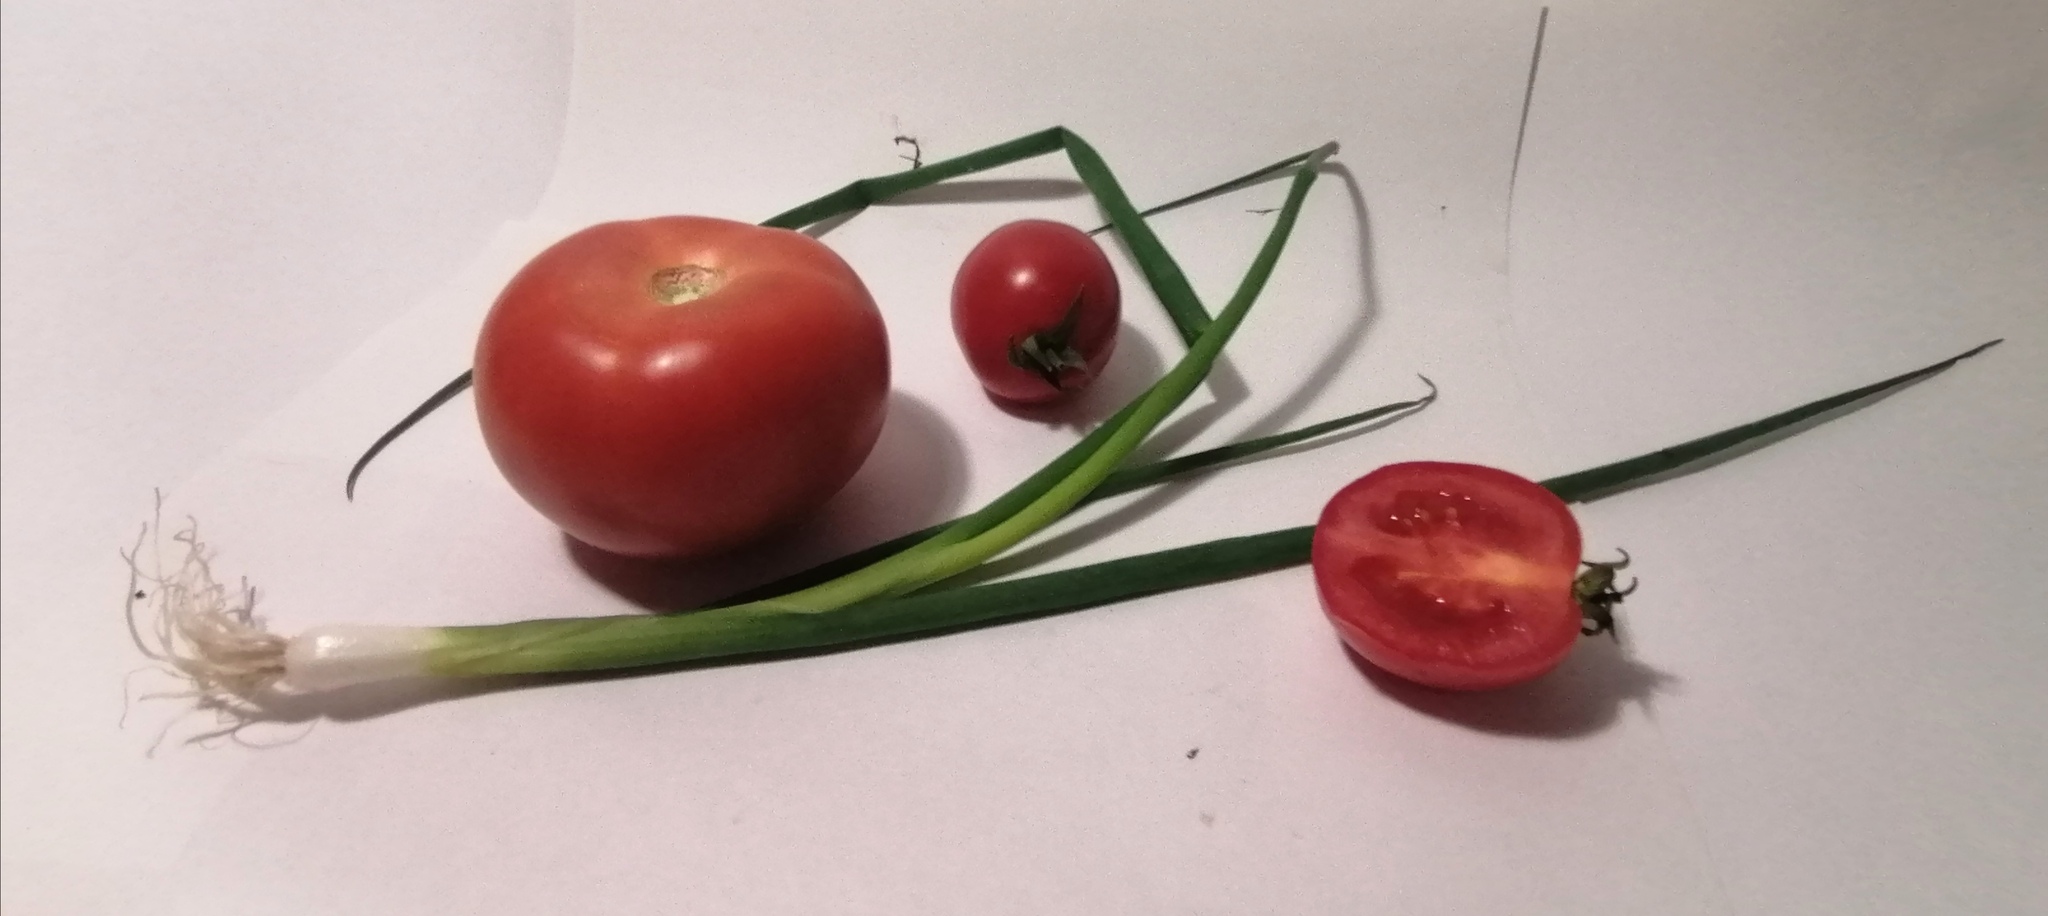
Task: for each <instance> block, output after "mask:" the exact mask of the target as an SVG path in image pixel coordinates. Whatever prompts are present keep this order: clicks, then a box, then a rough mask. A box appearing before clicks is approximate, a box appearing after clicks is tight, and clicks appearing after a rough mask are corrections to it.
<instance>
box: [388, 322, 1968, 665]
mask: <svg viewBox="0 0 2048 916" xmlns="http://www.w3.org/2000/svg"><path fill="white" fill-rule="evenodd" d="M1996 343H1998V341H1992V342H1991V343H1989V344H1985V345H1983V346H1979V347H1976V348H1974V349H1971V350H1969V351H1967V352H1964V353H1962V354H1960V355H1957V356H1954V357H1951V358H1949V359H1946V360H1943V361H1941V362H1938V363H1935V364H1933V365H1931V366H1928V367H1926V368H1923V369H1918V370H1914V371H1912V372H1908V373H1905V374H1902V375H1898V376H1894V377H1892V378H1890V379H1886V380H1884V381H1882V382H1877V383H1875V384H1872V385H1867V386H1864V387H1861V388H1857V389H1855V390H1852V391H1848V392H1844V393H1842V394H1839V395H1834V396H1832V397H1828V398H1823V399H1821V400H1818V401H1813V402H1811V403H1808V404H1804V405H1801V406H1799V407H1795V408H1793V409H1791V410H1787V411H1784V412H1782V413H1778V414H1774V415H1772V416H1770V417H1767V418H1765V419H1763V420H1760V421H1757V422H1754V423H1748V424H1744V425H1742V426H1738V427H1735V428H1733V429H1729V430H1726V431H1724V432H1720V433H1715V434H1713V435H1711V436H1705V437H1702V438H1699V439H1695V440H1692V441H1691V442H1688V443H1684V444H1682V445H1679V446H1674V447H1673V448H1669V449H1660V450H1658V451H1656V452H1651V453H1649V454H1647V455H1643V456H1640V457H1637V458H1631V459H1628V460H1625V461H1618V462H1614V463H1612V464H1607V465H1602V466H1600V467H1597V468H1593V469H1591V470H1588V471H1582V472H1579V473H1577V474H1568V475H1564V476H1562V477H1555V478H1551V479H1550V480H1547V481H1544V482H1543V485H1544V486H1546V487H1549V488H1550V489H1551V490H1552V491H1553V492H1556V493H1558V494H1559V495H1560V496H1562V497H1564V498H1566V499H1568V500H1572V501H1581V502H1583V501H1588V500H1591V499H1596V498H1598V497H1599V496H1600V495H1605V494H1609V493H1615V492H1619V491H1621V490H1623V489H1627V488H1628V487H1630V486H1634V485H1639V484H1644V483H1649V482H1654V481H1656V480H1660V479H1665V477H1666V476H1667V475H1670V474H1672V473H1673V472H1679V471H1682V470H1685V469H1697V468H1699V467H1702V466H1704V462H1706V461H1707V460H1709V459H1713V458H1716V457H1727V456H1733V455H1738V454H1741V453H1743V452H1745V451H1747V450H1750V449H1752V448H1753V447H1755V446H1757V445H1760V444H1768V443H1769V442H1770V441H1773V440H1771V439H1770V438H1768V437H1771V436H1772V435H1773V434H1774V433H1778V432H1781V431H1784V430H1788V429H1794V428H1795V427H1797V426H1798V424H1800V423H1802V422H1804V421H1807V420H1814V419H1824V418H1825V416H1826V415H1827V414H1828V413H1830V412H1831V411H1835V410H1838V409H1840V408H1843V407H1847V406H1850V405H1852V404H1855V403H1857V402H1860V401H1865V400H1867V399H1870V398H1873V397H1876V396H1878V395H1882V394H1886V393H1888V392H1891V391H1895V390H1897V389H1899V388H1901V387H1903V386H1905V385H1908V384H1910V383H1912V382H1915V381H1918V380H1920V379H1924V378H1927V377H1929V376H1932V375H1935V374H1937V373H1940V372H1942V371H1944V370H1946V369H1948V368H1949V367H1951V366H1953V365H1955V364H1956V363H1957V362H1958V361H1960V360H1962V359H1965V358H1968V357H1970V356H1973V355H1976V354H1978V353H1981V352H1983V351H1984V350H1985V349H1986V348H1988V347H1990V346H1992V345H1993V344H1996ZM1795 431H1796V430H1795ZM1589 482H1590V483H1589ZM1314 536H1315V527H1314V526H1313V525H1304V526H1300V527H1295V528H1284V529H1281V530H1278V531H1269V532H1265V533H1263V534H1254V535H1247V536H1242V537H1234V538H1225V539H1222V540H1217V541H1210V542H1207V543H1203V544H1195V545H1191V546H1187V547H1177V548H1173V549H1170V550H1161V551H1155V552H1152V553H1147V554H1141V555H1138V556H1132V557H1125V558H1122V559H1117V560H1110V561H1107V562H1102V563H1094V564H1090V565H1086V566H1080V567H1076V568H1073V569H1066V570H1060V571H1057V572H1050V573H1043V574H1039V575H1034V576H1029V577H1024V578H1018V579H1008V580H1003V581H999V582H991V583H985V584H980V585H973V586H969V587H965V588H958V589H952V590H947V591H938V592H931V593H927V594H921V595H911V596H908V597H884V598H876V599H873V600H868V601H862V602H859V603H856V604H852V605H849V606H846V607H843V608H840V609H838V610H837V611H834V612H831V613H806V612H801V611H779V612H778V611H774V610H769V611H767V612H761V611H759V610H756V611H754V612H744V611H741V609H740V608H722V609H716V610H708V611H698V612H695V613H689V614H678V615H669V616H651V617H650V616H620V617H594V618H587V619H583V620H535V621H526V622H523V623H512V624H499V625H495V626H482V627H444V628H442V629H440V630H437V631H436V633H437V634H438V639H439V641H440V642H439V645H437V646H436V647H434V648H432V649H430V650H428V653H427V665H428V667H429V669H430V670H432V671H434V672H435V673H439V674H445V675H485V674H516V673H541V672H570V671H590V670H597V669H609V668H628V667H637V666H646V665H671V664H677V663H682V662H692V661H702V660H707V659H715V658H734V657H738V658H745V657H755V656H760V655H763V654H770V653H787V652H792V651H817V650H831V649H846V648H855V647H859V646H863V645H869V644H872V643H874V642H877V641H883V640H891V639H900V638H903V637H908V636H920V635H934V634H940V633H947V632H953V631H956V630H960V629H964V628H969V627H975V626H982V625H987V624H991V623H996V622H1001V621H1007V620H1017V619H1023V618H1028V617H1035V616H1041V615H1045V614H1052V613H1059V612H1063V611H1071V610H1078V609H1081V608H1087V607H1095V606H1099V605H1103V604H1109V603H1113V602H1117V601H1123V600H1126V599H1130V598H1136V597H1139V596H1143V595H1150V594H1158V593H1161V592H1166V591H1172V590H1176V589H1182V588H1190V587H1193V586H1198V585H1206V584H1210V583H1214V582H1221V581H1225V580H1228V579H1235V578H1240V577H1243V576H1247V575H1252V574H1256V573H1261V572H1266V571H1271V570H1276V569H1282V568H1286V567H1290V566H1297V565H1300V564H1302V563H1306V562H1308V558H1309V549H1310V545H1311V544H1312V543H1313V539H1314ZM755 607H757V606H755Z"/></svg>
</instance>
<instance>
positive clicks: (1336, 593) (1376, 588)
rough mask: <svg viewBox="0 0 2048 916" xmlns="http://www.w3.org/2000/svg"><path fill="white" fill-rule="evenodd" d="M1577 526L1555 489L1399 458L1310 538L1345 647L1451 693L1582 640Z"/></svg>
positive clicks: (1346, 496)
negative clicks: (1575, 592)
mask: <svg viewBox="0 0 2048 916" xmlns="http://www.w3.org/2000/svg"><path fill="white" fill-rule="evenodd" d="M1579 547H1580V543H1579V525H1578V522H1577V520H1575V519H1573V518H1572V514H1571V510H1570V509H1569V508H1567V507H1566V506H1565V504H1564V501H1563V500H1561V499H1559V498H1557V496H1556V494H1553V493H1551V492H1550V491H1549V490H1546V489H1544V488H1543V487H1542V486H1541V485H1540V484H1537V483H1535V482H1533V481H1530V480H1526V479H1524V478H1522V477H1518V476H1516V475H1514V474H1510V473H1508V472H1506V471H1501V470H1497V469H1494V468H1489V467H1481V466H1478V465H1470V464H1450V463H1443V462H1411V463H1405V464H1393V465H1388V466H1386V467H1383V468H1380V469H1379V470H1376V471H1373V472H1372V473H1370V474H1367V475H1365V476H1364V477H1361V478H1359V479H1358V480H1356V481H1353V482H1352V483H1351V484H1350V485H1348V486H1346V487H1344V488H1343V489H1342V490H1339V491H1338V492H1337V495H1336V496H1335V497H1334V498H1332V499H1331V500H1330V502H1329V504H1328V505H1326V506H1325V507H1324V509H1323V514H1322V517H1321V518H1320V519H1319V520H1318V521H1317V523H1316V530H1315V538H1314V541H1313V544H1312V546H1311V548H1310V563H1311V566H1312V568H1313V569H1314V572H1315V580H1316V590H1317V591H1318V592H1320V593H1321V596H1322V601H1323V609H1324V611H1325V613H1327V614H1328V615H1329V618H1330V620H1331V622H1332V623H1334V624H1336V627H1337V632H1338V633H1339V634H1340V635H1341V636H1342V637H1343V639H1344V642H1345V644H1346V645H1349V646H1350V647H1351V648H1352V650H1353V651H1356V652H1357V653H1358V654H1359V655H1360V656H1363V657H1364V658H1365V660H1366V661H1368V662H1371V663H1372V664H1373V665H1375V666H1378V667H1379V668H1381V669H1383V670H1385V671H1387V672H1389V673H1391V674H1394V675H1398V676H1400V677H1402V678H1406V679H1408V680H1411V681H1414V682H1416V683H1419V684H1425V685H1428V686H1431V687H1441V688H1447V689H1454V690H1481V689H1487V688H1493V687H1504V686H1507V685H1510V684H1516V683H1520V682H1522V681H1526V680H1529V679H1531V678H1534V677H1536V676H1538V675H1541V674H1543V673H1544V672H1547V671H1549V670H1551V669H1552V668H1555V667H1557V664H1558V663H1559V662H1561V661H1563V660H1564V657H1565V655H1566V654H1567V653H1569V652H1570V651H1571V648H1572V646H1573V645H1574V644H1575V643H1576V642H1577V641H1578V638H1579V628H1580V609H1579V604H1578V601H1577V600H1576V599H1575V598H1574V597H1573V592H1572V582H1573V578H1574V576H1575V574H1576V573H1577V572H1578V567H1579Z"/></svg>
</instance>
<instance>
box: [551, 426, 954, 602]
mask: <svg viewBox="0 0 2048 916" xmlns="http://www.w3.org/2000/svg"><path fill="white" fill-rule="evenodd" d="M966 465H967V451H966V448H965V446H963V445H962V444H961V441H960V437H959V434H958V433H956V432H955V431H954V429H953V426H952V424H951V423H949V422H948V421H947V420H946V419H945V418H944V417H943V416H942V415H941V414H940V413H939V412H938V411H937V410H935V409H933V408H932V407H931V405H929V404H927V403H925V402H924V401H923V400H920V399H919V398H917V397H916V396H914V395H910V394H906V393H904V392H902V391H895V392H892V393H891V394H890V402H889V416H888V420H887V422H886V423H885V424H884V425H883V427H882V435H881V438H880V439H879V440H878V441H876V443H875V449H874V451H873V452H872V453H870V454H869V456H868V460H867V462H866V463H864V464H863V465H861V469H860V471H859V472H858V473H856V474H855V475H854V477H853V479H852V480H851V481H848V482H847V485H846V487H845V488H844V489H842V490H840V491H839V493H838V495H836V496H834V497H833V498H832V499H831V500H830V501H829V502H827V503H826V504H825V505H824V506H823V507H821V508H820V509H819V510H818V512H817V513H816V514H814V515H812V516H811V517H809V518H807V519H804V520H803V521H801V522H800V523H798V524H797V525H795V526H793V527H790V528H788V529H785V530H783V531H779V532H776V533H774V534H771V535H769V536H768V537H767V538H766V539H764V540H763V541H761V542H759V543H756V544H754V545H751V546H748V547H745V548H741V549H738V550H733V551H729V552H726V553H723V554H719V555H716V556H712V557H704V558H698V559H693V560H687V561H673V560H647V559H641V558H635V557H624V556H619V555H617V554H613V553H608V552H606V551H603V550H599V549H597V548H595V547H591V546H589V545H587V544H584V543H582V542H581V541H577V540H575V539H573V538H569V537H567V536H564V537H563V543H564V544H565V545H566V549H567V550H568V553H569V558H570V560H571V561H572V562H573V563H574V564H575V566H576V568H577V569H578V570H580V571H581V572H582V573H583V574H584V575H586V576H588V577H590V579H591V580H592V581H594V582H596V583H597V584H599V585H601V586H603V587H604V588H605V589H606V590H608V591H610V592H612V593H613V594H616V595H618V596H619V597H621V598H623V599H625V600H626V601H628V602H631V603H632V604H634V605H636V606H638V607H641V608H643V609H646V610H649V611H655V612H672V611H681V610H687V609H690V608H695V607H701V606H703V605H705V604H707V603H709V602H712V601H715V600H718V599H720V598H723V597H725V596H727V595H731V594H734V593H736V592H739V591H742V590H744V589H747V588H751V587H753V586H756V585H760V584H762V583H765V582H769V581H773V580H774V579H777V578H780V577H781V576H784V575H788V574H789V573H792V572H796V571H798V570H802V569H806V568H808V567H811V566H814V565H816V564H818V563H820V562H823V561H825V560H829V559H832V558H835V557H838V556H842V555H844V554H847V553H851V552H853V551H855V550H859V549H861V548H864V547H867V546H869V545H871V544H876V543H880V542H882V541H885V540H888V539H889V538H892V537H895V536H897V535H900V534H903V533H905V532H908V531H915V530H917V529H919V528H923V527H925V526H927V525H930V524H932V523H934V522H939V521H944V520H945V519H948V518H952V517H953V516H954V515H956V514H958V513H959V510H960V507H961V504H962V503H963V502H964V501H965V499H966V494H967V472H966Z"/></svg>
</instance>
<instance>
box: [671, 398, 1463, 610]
mask: <svg viewBox="0 0 2048 916" xmlns="http://www.w3.org/2000/svg"><path fill="white" fill-rule="evenodd" d="M1422 381H1423V383H1424V384H1427V385H1429V393H1428V394H1426V395H1423V396H1422V397H1419V398H1416V399H1414V400H1411V401H1396V402H1394V403H1392V404H1382V405H1380V406H1378V407H1374V408H1372V409H1371V410H1362V411H1359V412H1358V413H1354V414H1349V415H1347V416H1342V417H1338V418H1336V419H1334V420H1324V421H1322V422H1320V423H1315V424H1311V425H1309V426H1304V427H1301V428H1300V429H1292V430H1288V431H1286V432H1282V433H1275V434H1273V435H1271V436H1262V437H1259V438H1257V439H1247V440H1245V441H1243V442H1233V443H1230V444H1229V445H1223V446H1218V447H1216V448H1212V449H1208V450H1205V451H1200V452H1194V453H1191V454H1187V455H1182V456H1179V457H1177V458H1168V459H1165V460H1163V461H1155V462H1152V463H1151V464H1145V465H1139V466H1137V467H1130V468H1121V469H1119V470H1117V471H1116V472H1115V473H1113V474H1111V475H1109V477H1108V478H1106V479H1104V480H1103V481H1102V484H1101V485H1100V486H1097V487H1096V488H1095V489H1094V490H1093V491H1091V492H1090V493H1089V494H1088V495H1087V496H1085V497H1083V498H1082V500H1081V502H1080V503H1079V504H1078V505H1077V508H1078V506H1079V505H1087V504H1088V503H1091V502H1095V501H1096V500H1100V499H1107V498H1109V497H1111V496H1116V495H1118V494H1122V493H1128V492H1130V491H1132V490H1138V489H1142V488H1145V487H1149V486H1154V485H1156V484H1160V483H1165V482H1166V481H1168V480H1171V479H1173V478H1175V477H1179V476H1181V475H1184V474H1192V473H1194V472H1196V471H1199V470H1203V469H1205V468H1210V467H1215V466H1216V465H1220V464H1224V463H1226V462H1231V461H1237V460H1240V459H1246V458H1257V457H1262V456H1263V457H1272V456H1270V455H1266V454H1265V453H1269V452H1272V451H1273V450H1275V449H1280V448H1285V447H1287V446H1289V445H1294V444H1297V443H1300V442H1306V441H1308V440H1310V439H1313V438H1315V437H1317V436H1323V435H1327V434H1331V433H1336V432H1340V431H1342V430H1345V429H1348V428H1352V427H1356V426H1360V425H1362V424H1366V423H1371V422H1373V421H1374V420H1379V419H1382V418H1385V417H1389V416H1393V415H1395V414H1402V415H1403V416H1405V415H1406V412H1408V411H1415V410H1420V409H1422V408H1424V407H1427V406H1429V405H1430V404H1431V403H1433V402H1435V401H1436V396H1437V391H1436V385H1435V384H1434V383H1432V382H1430V381H1429V379H1427V378H1424V379H1423V380H1422ZM954 521H958V519H954ZM951 524H953V522H940V523H939V524H936V525H932V526H930V527H927V528H923V529H920V530H917V531H913V532H911V533H909V534H906V535H902V536H900V537H896V538H892V539H890V540H887V541H883V542H882V543H880V544H876V545H874V546H873V547H868V548H865V549H862V550H857V551H855V552H853V553H850V554H847V555H845V556H842V557H839V558H837V559H833V560H827V561H825V562H823V563H820V564H818V565H816V566H813V567H810V568H809V569H805V570H801V571H799V572H795V573H791V574H789V575H787V576H784V577H782V578H779V579H776V580H775V581H773V582H769V583H766V584H764V585H759V586H756V587H754V588H750V589H747V590H746V591H743V592H739V593H737V594H734V595H731V596H728V597H726V598H724V599H721V600H719V601H717V602H715V603H713V604H711V605H709V607H725V606H728V605H733V604H743V603H745V602H749V601H759V600H761V599H764V598H773V597H775V596H777V595H785V594H788V593H790V592H793V591H796V590H798V589H802V588H808V587H810V586H813V585H816V584H818V583H820V582H827V581H830V580H832V579H836V578H838V577H840V576H843V575H845V574H847V573H850V572H853V571H854V570H857V569H860V568H862V567H864V566H868V565H869V564H872V563H875V562H877V561H880V560H882V559H883V558H885V557H888V556H890V555H893V554H896V553H900V552H902V551H903V550H905V549H907V548H910V547H913V546H915V545H917V544H920V543H923V542H924V541H925V540H927V539H929V538H931V536H933V535H935V534H938V533H939V532H940V531H943V530H945V528H946V526H948V525H951Z"/></svg>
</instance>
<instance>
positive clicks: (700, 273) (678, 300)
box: [647, 264, 725, 305]
mask: <svg viewBox="0 0 2048 916" xmlns="http://www.w3.org/2000/svg"><path fill="white" fill-rule="evenodd" d="M724 284H725V274H724V273H722V272H720V271H717V270H714V269H712V268H709V267H705V266H703V265H700V264H684V265H682V266H680V267H664V268H662V269H661V270H657V271H655V272H654V277H653V279H651V280H649V281H648V284H647V287H648V290H649V291H651V292H652V293H654V298H655V299H656V300H659V301H660V302H661V303H662V304H663V305H682V304H683V303H685V302H695V301H697V300H698V299H702V298H704V297H705V296H709V295H711V294H712V293H714V292H717V290H718V288H719V287H720V286H722V285H724Z"/></svg>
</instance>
